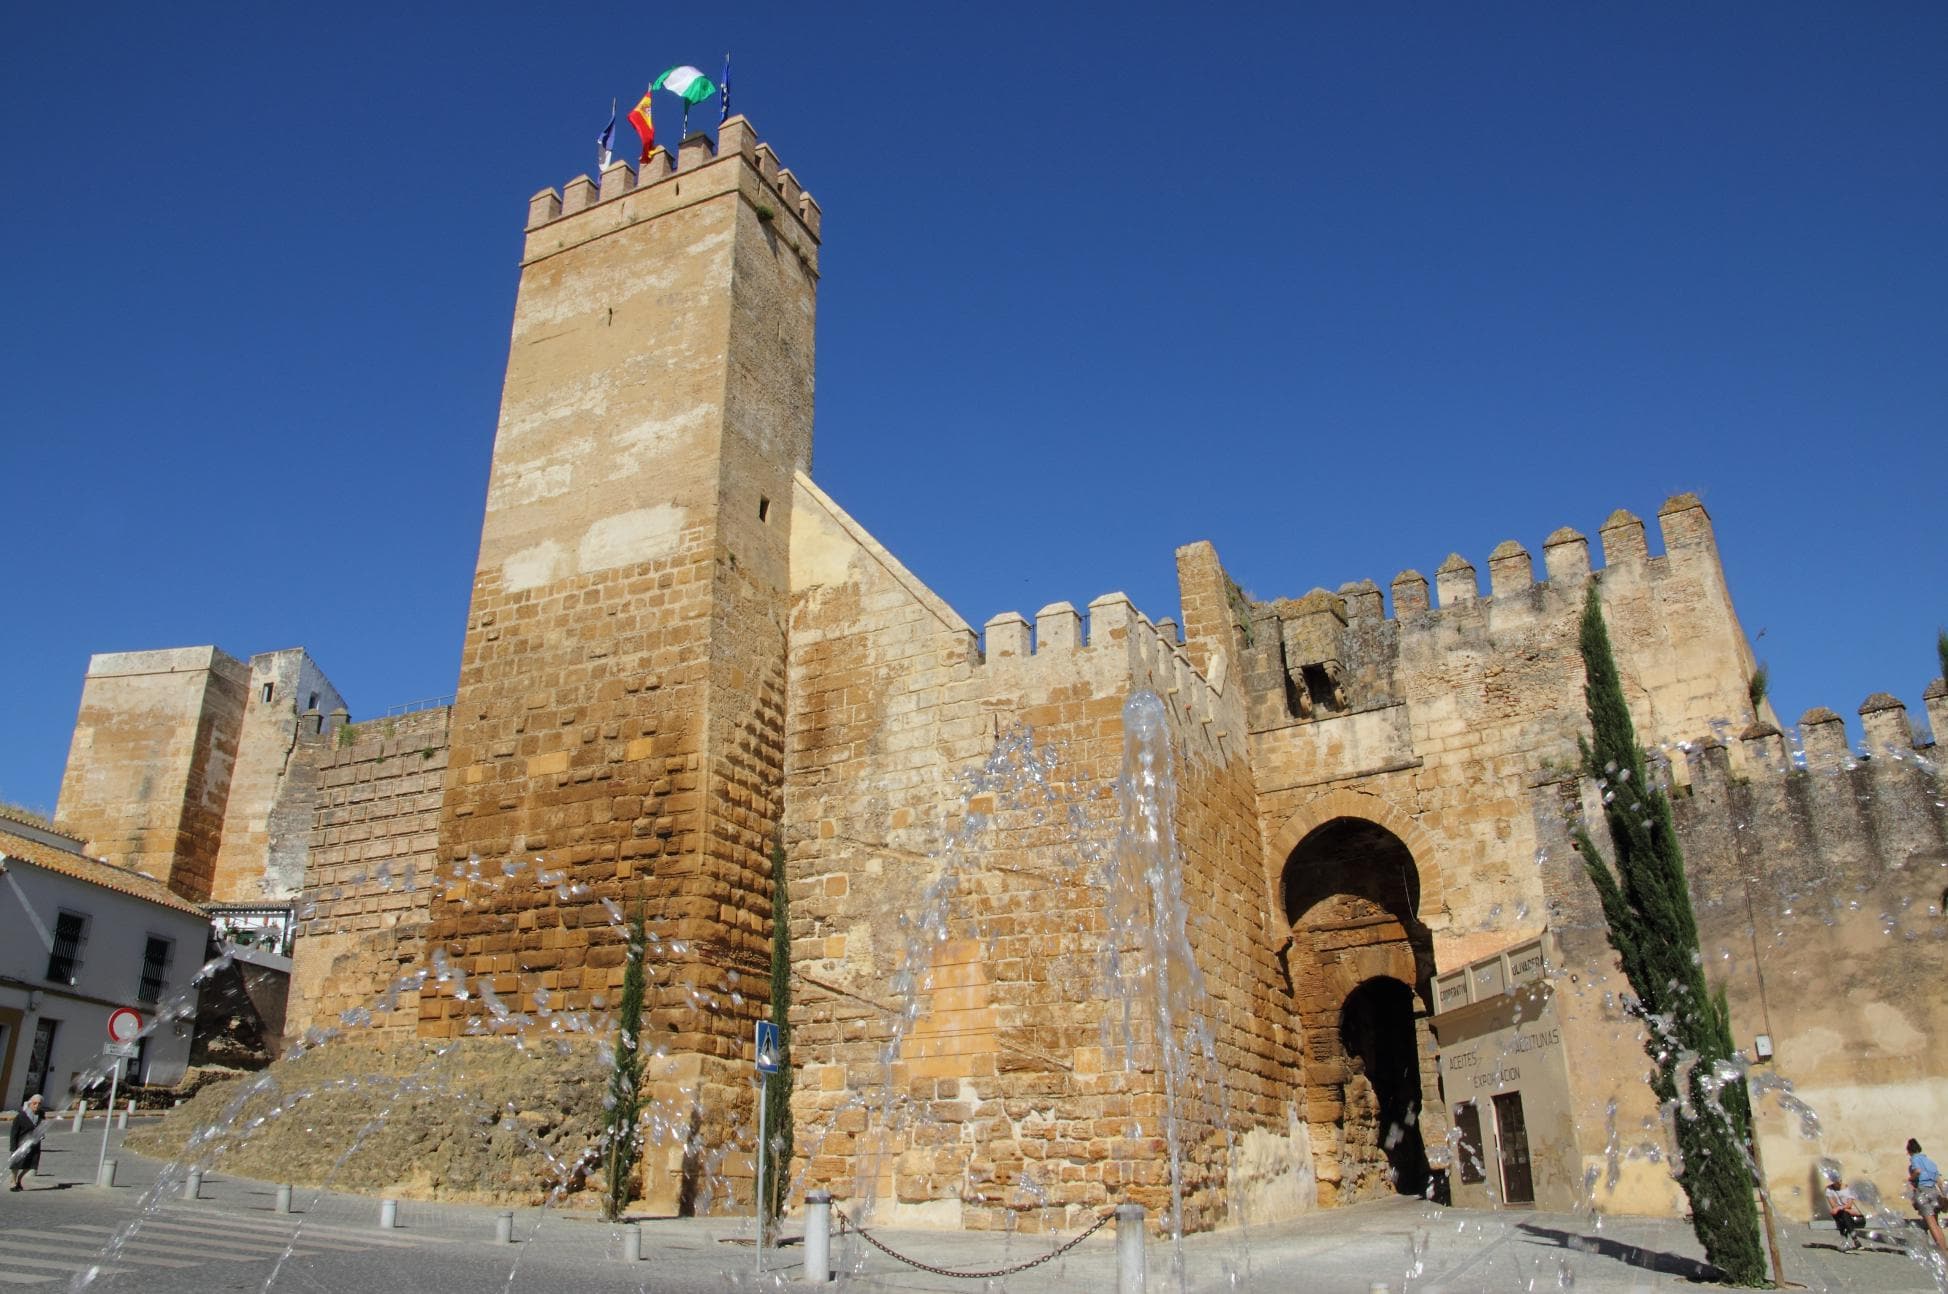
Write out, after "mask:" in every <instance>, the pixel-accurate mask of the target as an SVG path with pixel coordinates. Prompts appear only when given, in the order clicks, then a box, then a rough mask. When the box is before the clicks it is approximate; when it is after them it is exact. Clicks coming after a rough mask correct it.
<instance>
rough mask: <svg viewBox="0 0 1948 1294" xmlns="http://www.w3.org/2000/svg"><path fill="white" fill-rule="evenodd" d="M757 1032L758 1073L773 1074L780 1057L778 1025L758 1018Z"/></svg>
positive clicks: (777, 1067)
mask: <svg viewBox="0 0 1948 1294" xmlns="http://www.w3.org/2000/svg"><path fill="white" fill-rule="evenodd" d="M757 1032H758V1036H757V1044H758V1045H757V1060H758V1073H760V1074H775V1073H777V1072H778V1069H779V1062H780V1060H781V1059H782V1057H780V1055H779V1054H778V1053H779V1047H778V1026H777V1025H776V1024H774V1023H773V1022H771V1021H770V1020H760V1021H758V1031H757Z"/></svg>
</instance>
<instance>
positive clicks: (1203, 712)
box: [978, 593, 1241, 736]
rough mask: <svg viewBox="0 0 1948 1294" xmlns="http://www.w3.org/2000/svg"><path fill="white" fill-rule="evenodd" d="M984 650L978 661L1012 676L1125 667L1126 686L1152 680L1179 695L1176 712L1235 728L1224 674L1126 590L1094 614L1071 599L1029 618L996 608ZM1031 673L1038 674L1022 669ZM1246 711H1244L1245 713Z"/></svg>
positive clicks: (1041, 677) (1095, 607)
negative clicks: (1202, 664)
mask: <svg viewBox="0 0 1948 1294" xmlns="http://www.w3.org/2000/svg"><path fill="white" fill-rule="evenodd" d="M982 629H983V635H984V645H985V650H984V652H983V654H982V657H981V661H980V665H979V666H978V668H981V669H984V670H986V671H988V672H989V673H990V674H998V673H1006V674H1008V675H1009V681H1010V682H1011V683H1019V682H1027V681H1033V682H1038V683H1042V684H1044V685H1049V684H1059V683H1061V682H1062V681H1064V680H1065V679H1067V678H1070V677H1075V676H1079V675H1083V674H1087V673H1089V672H1090V671H1091V669H1092V667H1096V666H1100V667H1102V668H1105V669H1107V670H1111V671H1114V672H1116V674H1117V675H1118V677H1119V678H1120V677H1121V676H1123V675H1125V674H1127V676H1128V678H1129V683H1128V684H1127V687H1131V688H1133V687H1137V686H1149V687H1152V688H1154V689H1155V690H1156V691H1157V693H1158V694H1159V695H1161V696H1164V697H1166V698H1174V701H1175V707H1174V708H1175V710H1176V712H1177V713H1178V714H1179V715H1180V716H1181V717H1183V718H1185V719H1186V720H1188V721H1189V722H1191V723H1194V724H1202V725H1205V726H1206V728H1207V729H1208V730H1209V731H1210V732H1211V733H1212V735H1213V736H1226V735H1230V736H1235V735H1237V733H1236V731H1235V729H1236V727H1237V724H1236V722H1235V721H1232V722H1227V721H1226V719H1225V714H1224V709H1223V705H1224V686H1223V678H1222V674H1221V673H1220V676H1219V678H1218V680H1217V681H1216V682H1215V683H1214V682H1213V681H1212V680H1211V679H1208V678H1206V677H1205V675H1204V674H1203V673H1202V672H1201V671H1199V670H1198V668H1197V666H1196V665H1195V664H1193V663H1192V661H1191V658H1190V654H1189V652H1187V651H1186V650H1185V648H1184V645H1183V644H1182V643H1180V642H1179V641H1178V640H1177V626H1176V623H1175V622H1174V621H1171V620H1167V619H1166V620H1160V621H1152V620H1151V619H1150V618H1149V617H1148V616H1146V615H1144V614H1143V613H1142V612H1141V611H1138V610H1137V609H1136V607H1135V605H1134V604H1132V603H1131V601H1130V599H1129V597H1128V596H1127V595H1125V594H1122V593H1105V594H1104V595H1103V596H1101V597H1099V598H1096V599H1095V600H1094V601H1092V602H1090V603H1089V607H1088V614H1087V616H1086V617H1085V616H1084V615H1083V613H1081V612H1079V611H1077V610H1076V609H1075V606H1074V605H1073V604H1072V603H1068V602H1052V603H1050V604H1049V605H1048V606H1045V607H1043V608H1042V609H1041V610H1040V611H1037V612H1036V613H1035V618H1034V620H1033V622H1032V623H1031V622H1030V621H1029V619H1028V618H1027V617H1026V616H1024V615H1022V614H1021V613H1020V612H1018V611H1007V612H1003V613H1001V614H1000V615H996V616H992V617H990V618H989V619H988V621H987V623H986V624H985V625H984V626H983V627H982ZM1024 676H1032V677H1024ZM1240 717H1241V716H1240Z"/></svg>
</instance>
